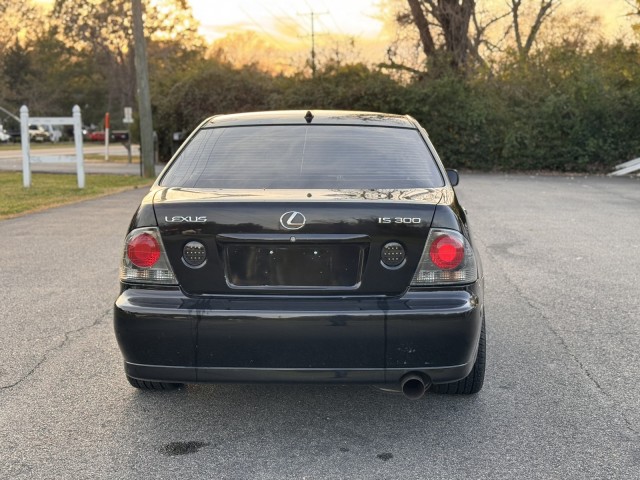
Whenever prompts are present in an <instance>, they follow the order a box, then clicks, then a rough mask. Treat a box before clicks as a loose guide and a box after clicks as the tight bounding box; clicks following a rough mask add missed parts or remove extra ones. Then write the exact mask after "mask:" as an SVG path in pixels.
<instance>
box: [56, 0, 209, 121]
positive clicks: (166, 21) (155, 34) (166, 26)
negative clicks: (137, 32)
mask: <svg viewBox="0 0 640 480" xmlns="http://www.w3.org/2000/svg"><path fill="white" fill-rule="evenodd" d="M143 4H144V6H145V13H146V16H145V37H147V38H148V39H149V43H150V44H151V43H157V44H158V45H157V46H154V47H150V48H154V49H155V50H156V51H159V50H161V49H162V48H163V47H164V48H170V49H172V48H174V47H175V45H180V46H181V48H182V49H183V50H191V49H198V48H201V47H202V45H203V41H202V39H201V38H200V37H199V35H198V33H197V27H198V23H197V21H196V20H195V19H194V18H193V15H192V12H191V8H190V7H189V4H188V2H187V0H157V1H153V2H152V1H151V0H145V1H143ZM53 17H54V20H55V22H56V25H57V28H58V32H59V35H60V38H61V39H63V40H64V41H65V42H66V43H67V44H69V45H72V46H73V48H75V49H76V50H78V51H82V52H87V53H89V54H90V55H92V56H93V57H94V58H95V59H96V62H97V64H98V65H99V67H100V69H101V71H102V74H103V77H104V79H105V81H106V82H107V85H108V96H107V99H106V102H105V105H104V107H105V108H106V109H107V110H113V109H114V108H117V109H120V108H122V107H123V106H126V105H133V102H134V99H135V73H134V72H135V66H134V58H133V57H134V56H133V51H134V49H133V24H132V16H131V2H130V0H86V1H82V2H80V1H77V0H56V1H55V4H54V9H53Z"/></svg>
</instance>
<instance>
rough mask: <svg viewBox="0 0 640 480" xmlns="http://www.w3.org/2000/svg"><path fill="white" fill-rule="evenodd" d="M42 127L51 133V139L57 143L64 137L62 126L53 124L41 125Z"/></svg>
mask: <svg viewBox="0 0 640 480" xmlns="http://www.w3.org/2000/svg"><path fill="white" fill-rule="evenodd" d="M41 127H42V129H43V130H45V131H46V132H47V133H48V134H49V139H50V140H51V141H52V142H54V143H57V142H59V141H60V140H61V139H62V130H60V128H57V127H54V126H53V125H41Z"/></svg>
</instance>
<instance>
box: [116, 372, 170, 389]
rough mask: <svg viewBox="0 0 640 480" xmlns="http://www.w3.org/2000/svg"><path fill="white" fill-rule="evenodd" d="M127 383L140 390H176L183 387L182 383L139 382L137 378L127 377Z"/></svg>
mask: <svg viewBox="0 0 640 480" xmlns="http://www.w3.org/2000/svg"><path fill="white" fill-rule="evenodd" d="M127 381H128V382H129V383H130V384H131V386H132V387H135V388H139V389H140V390H176V389H178V388H180V387H182V386H183V384H182V383H167V382H150V381H148V380H138V379H137V378H133V377H130V376H129V375H127Z"/></svg>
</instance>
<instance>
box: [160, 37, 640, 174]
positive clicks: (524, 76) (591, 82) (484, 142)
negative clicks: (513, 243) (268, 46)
mask: <svg viewBox="0 0 640 480" xmlns="http://www.w3.org/2000/svg"><path fill="white" fill-rule="evenodd" d="M292 108H295V109H310V110H313V109H314V108H315V109H320V108H323V109H349V110H368V111H381V112H389V113H407V114H410V115H412V116H414V117H415V118H416V119H417V120H418V121H420V123H421V124H422V125H423V126H424V127H425V128H426V129H427V131H428V132H429V135H430V137H431V138H432V140H433V142H434V144H435V145H436V147H437V148H438V151H439V153H440V156H441V157H442V158H443V161H444V162H445V163H446V164H447V165H448V166H451V167H455V168H467V169H479V170H555V171H571V172H601V171H608V170H610V169H611V168H612V167H613V165H615V164H618V163H620V162H623V161H626V160H629V159H631V158H635V157H638V156H640V52H639V51H638V48H637V46H624V45H621V44H616V45H602V46H599V47H597V48H595V49H593V50H592V51H589V52H580V51H577V50H576V49H574V48H572V47H571V46H566V47H554V48H549V49H547V50H544V51H542V52H540V53H538V54H537V55H536V56H534V57H532V58H531V59H529V60H528V61H527V62H526V63H522V62H509V59H505V61H504V63H503V65H501V66H500V67H499V68H497V69H496V71H494V72H493V73H491V74H486V73H484V74H482V75H477V76H475V77H473V76H472V77H465V78H462V77H460V76H456V75H449V76H446V75H445V76H442V75H441V76H439V77H437V78H430V76H429V75H425V76H424V78H422V79H420V80H415V81H412V82H409V83H404V84H401V83H398V82H397V81H395V80H394V79H393V78H392V77H390V76H389V75H387V74H386V73H384V72H382V71H379V70H375V69H371V68H368V67H367V66H364V65H362V64H354V65H345V66H335V65H333V66H329V67H327V68H325V69H323V70H321V71H319V72H318V75H317V76H316V77H315V78H308V77H304V76H302V75H299V76H294V77H272V76H270V75H267V74H265V73H262V72H259V71H258V70H256V69H255V68H252V67H245V68H242V69H237V68H233V67H231V66H230V65H227V64H223V63H220V62H216V61H213V60H209V61H206V62H202V64H201V65H198V66H196V67H194V69H193V70H192V71H189V72H185V73H184V74H182V77H181V78H180V79H179V81H177V82H176V83H175V85H174V86H173V88H172V89H171V91H170V92H168V94H167V95H165V96H163V98H162V99H161V100H160V101H158V102H156V122H157V124H158V127H159V129H160V131H161V132H163V137H164V138H167V136H168V135H170V132H173V131H179V130H184V129H187V130H190V129H192V128H193V127H195V126H196V125H197V123H198V122H199V121H200V120H202V119H203V118H205V117H206V116H208V115H212V114H217V113H229V112H237V111H251V110H264V109H269V110H277V109H292ZM165 151H167V149H166V148H165Z"/></svg>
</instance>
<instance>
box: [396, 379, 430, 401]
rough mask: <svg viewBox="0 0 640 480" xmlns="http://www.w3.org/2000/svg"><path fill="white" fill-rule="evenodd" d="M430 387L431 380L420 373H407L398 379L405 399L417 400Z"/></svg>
mask: <svg viewBox="0 0 640 480" xmlns="http://www.w3.org/2000/svg"><path fill="white" fill-rule="evenodd" d="M430 386H431V379H430V378H429V377H428V376H426V375H423V374H421V373H416V372H409V373H407V374H406V375H405V376H404V377H402V378H401V379H400V388H401V390H402V393H403V394H404V396H405V397H407V398H409V399H411V400H418V399H419V398H421V397H422V396H423V395H424V392H426V391H427V389H428V388H429V387H430Z"/></svg>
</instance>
